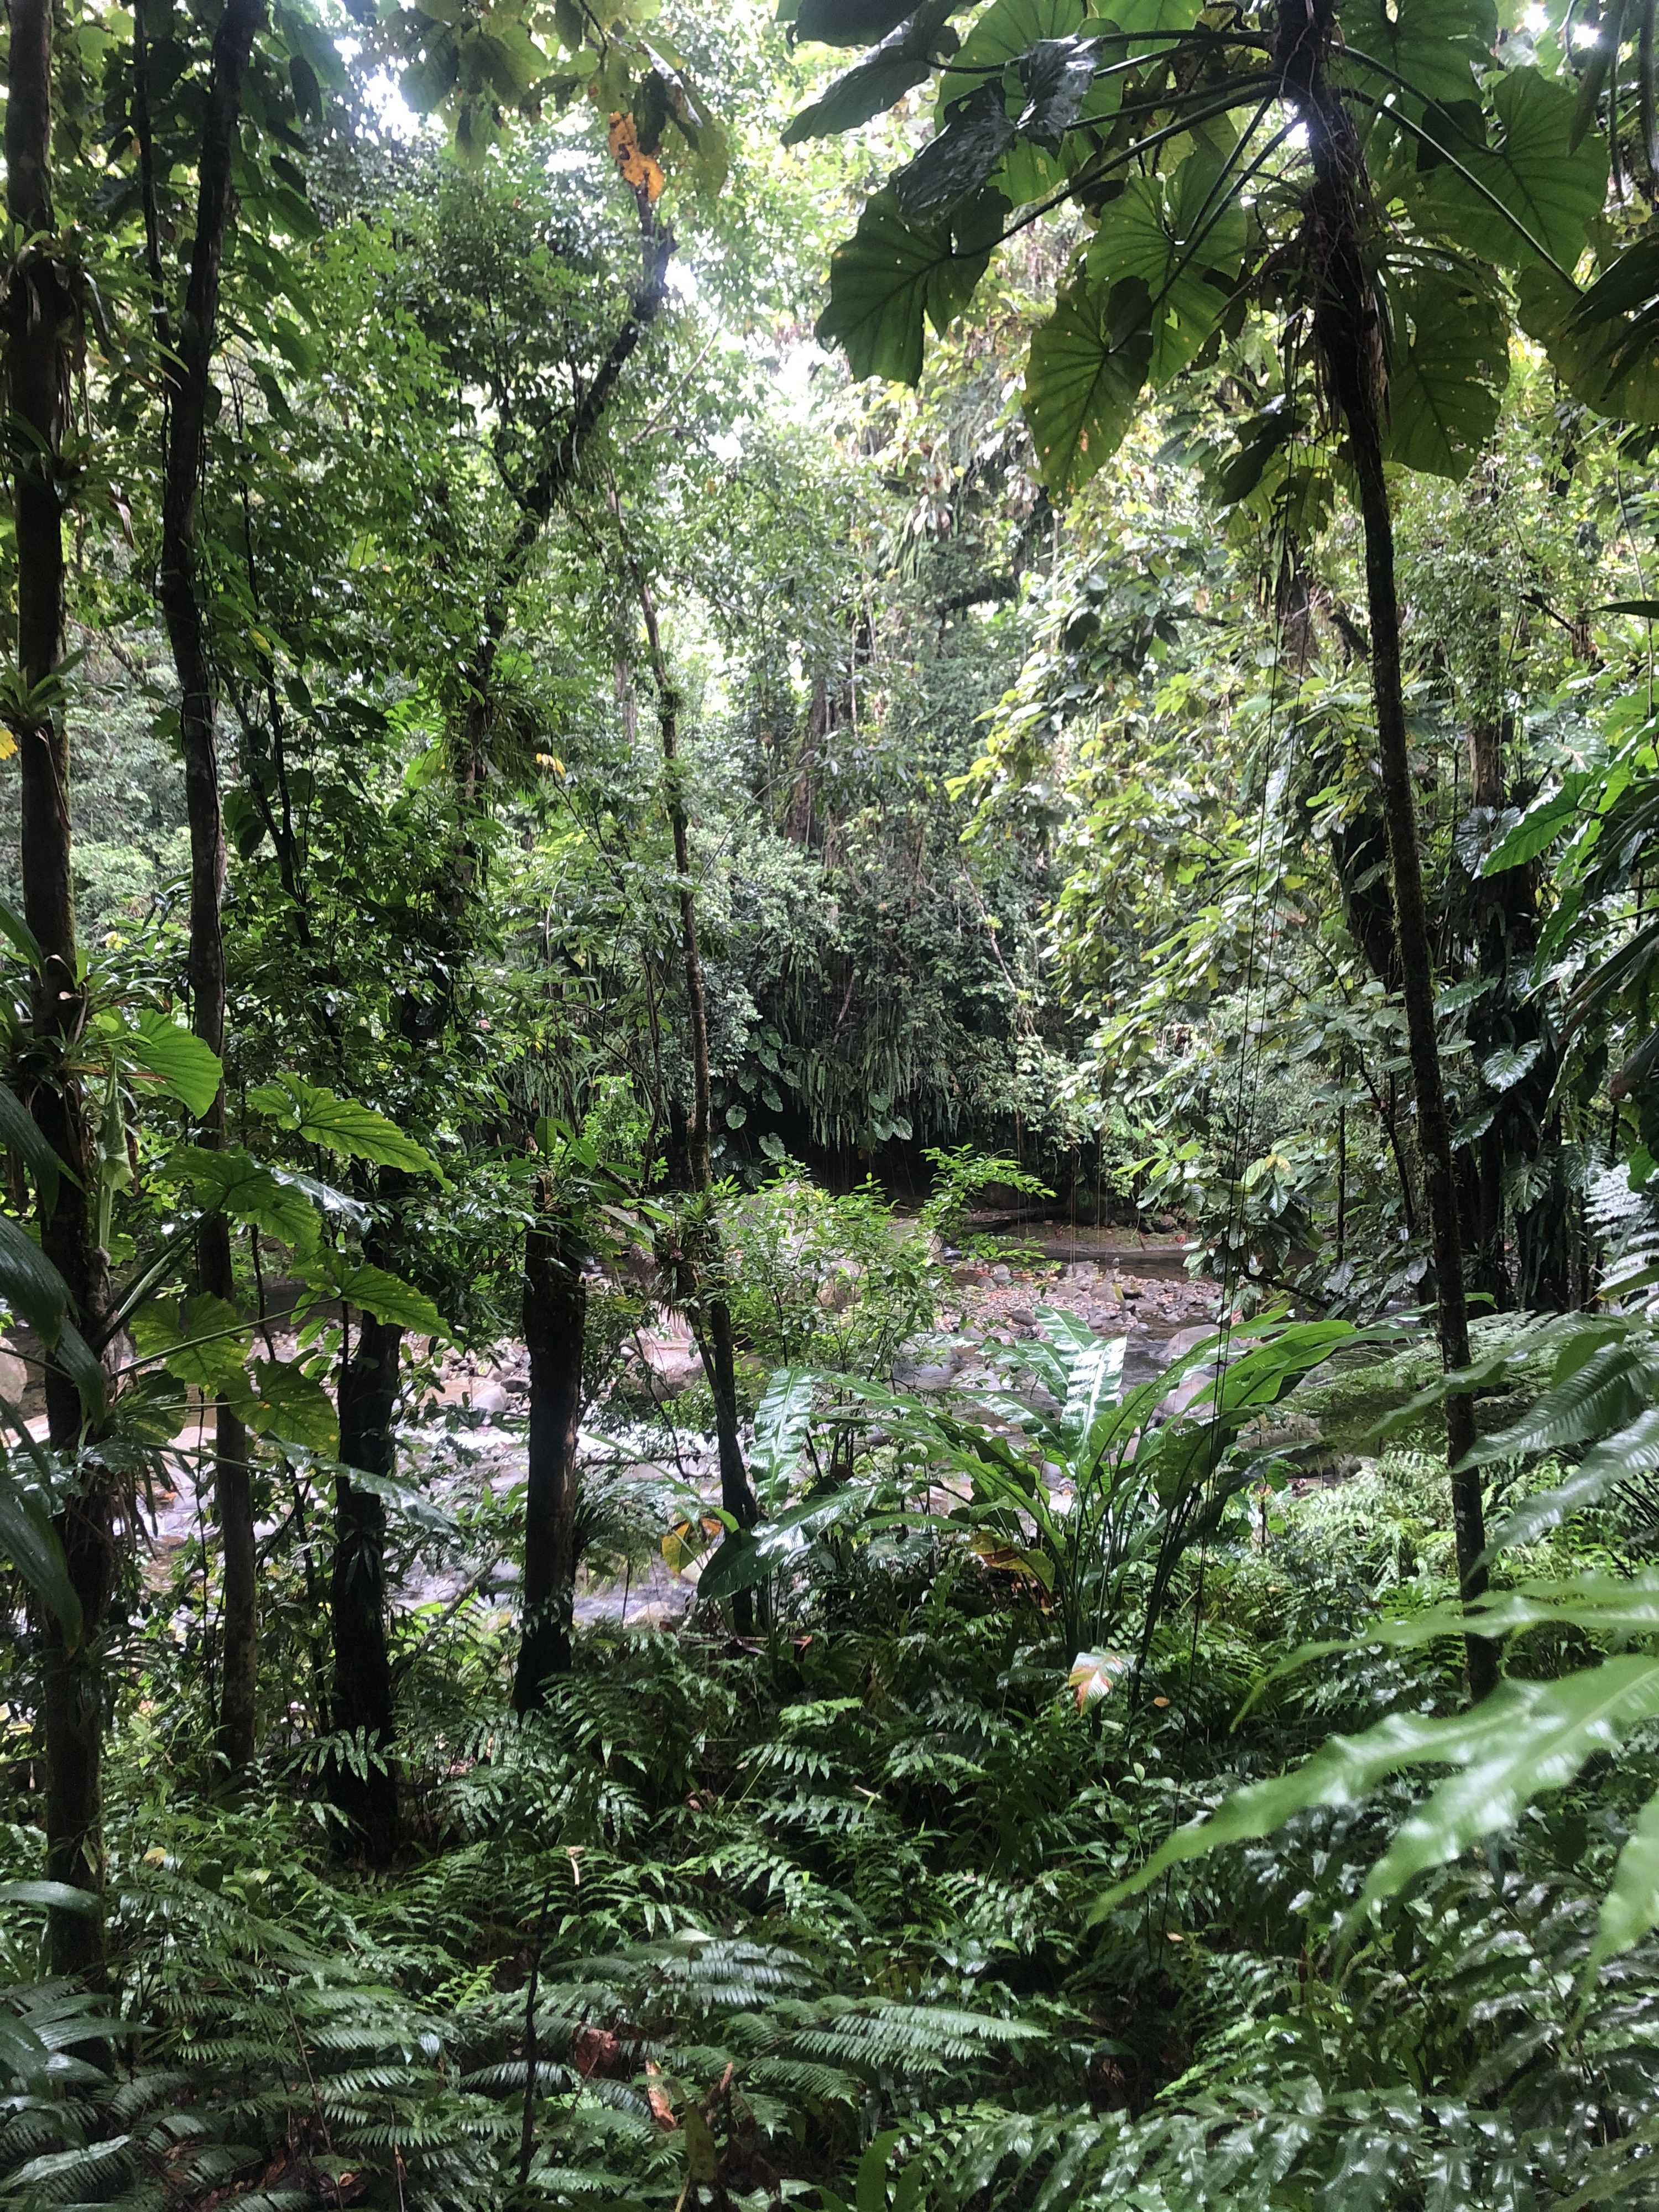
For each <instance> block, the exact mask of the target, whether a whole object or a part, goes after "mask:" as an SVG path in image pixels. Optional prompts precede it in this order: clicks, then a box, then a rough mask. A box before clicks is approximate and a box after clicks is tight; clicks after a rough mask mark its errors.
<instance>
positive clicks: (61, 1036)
mask: <svg viewBox="0 0 1659 2212" xmlns="http://www.w3.org/2000/svg"><path fill="white" fill-rule="evenodd" d="M8 15H9V29H10V66H9V76H8V84H7V94H8V97H7V102H6V137H5V145H6V199H7V211H8V213H9V216H10V218H11V220H12V222H14V223H15V225H16V226H17V227H18V228H19V229H20V230H21V231H22V232H23V233H24V234H26V235H30V236H34V237H43V242H42V243H41V244H38V245H35V246H32V247H31V248H30V249H29V250H28V251H27V252H26V253H25V254H24V255H23V256H22V257H21V259H20V260H19V261H18V263H17V264H16V265H15V268H14V269H13V270H12V273H11V277H10V281H9V284H8V286H7V290H6V298H5V374H6V403H7V406H8V408H9V411H10V413H11V414H12V416H14V417H15V419H16V420H17V422H19V423H20V424H21V426H22V428H23V432H24V434H25V435H22V436H20V437H19V438H18V439H17V440H16V441H15V458H14V461H13V483H14V486H15V530H16V548H17V668H18V674H19V676H20V678H21V684H22V687H23V690H24V692H25V694H26V698H27V703H26V704H25V705H24V707H23V708H22V711H21V712H20V713H19V714H18V715H17V717H16V720H15V736H16V739H17V747H18V770H19V783H20V800H21V865H22V878H23V911H24V915H25V917H26V919H27V921H28V924H29V927H30V928H31V929H32V930H33V932H34V934H35V936H36V937H37V938H38V939H39V940H40V948H41V951H42V954H43V956H44V957H43V961H42V964H41V968H40V973H39V975H37V977H36V979H35V983H34V988H33V1044H34V1052H33V1058H34V1060H35V1063H36V1067H35V1082H34V1090H33V1112H34V1117H35V1120H36V1121H38V1122H39V1124H40V1128H41V1131H42V1133H44V1135H45V1136H46V1139H47V1141H48V1142H49V1143H50V1144H51V1146H52V1149H53V1151H54V1152H57V1154H58V1158H60V1159H61V1160H62V1161H63V1162H64V1164H65V1166H66V1167H68V1168H69V1169H70V1170H71V1173H72V1176H74V1177H75V1178H76V1180H73V1181H71V1180H70V1176H64V1178H63V1179H62V1180H61V1182H60V1183H59V1187H58V1197H57V1201H56V1203H55V1204H54V1205H53V1206H51V1207H50V1208H48V1207H47V1206H45V1205H44V1204H43V1205H42V1206H40V1242H41V1246H42V1249H44V1251H45V1252H46V1256H47V1257H48V1258H49V1259H50V1260H52V1262H53V1263H54V1265H55V1266H56V1267H57V1268H58V1272H59V1273H60V1274H61V1275H62V1276H63V1278H64V1281H65V1283H66V1284H67V1285H68V1286H69V1291H70V1297H71V1298H72V1299H73V1301H74V1307H75V1316H74V1317H75V1319H76V1322H78V1324H79V1326H80V1328H81V1329H82V1333H83V1334H85V1335H86V1337H87V1338H88V1341H89V1342H91V1343H93V1344H94V1345H95V1344H97V1343H99V1342H100V1340H101V1334H102V1322H103V1317H104V1316H105V1315H106V1313H107V1311H108V1310H109V1303H110V1299H109V1269H108V1266H107V1263H106V1261H105V1258H104V1255H103V1254H102V1253H101V1252H100V1250H99V1249H98V1248H97V1245H96V1243H95V1242H94V1236H95V1222H96V1216H95V1212H94V1198H95V1189H96V1185H95V1180H94V1173H93V1160H92V1146H91V1143H90V1140H89V1133H88V1127H87V1120H86V1107H85V1101H84V1099H83V1098H82V1095H81V1090H80V1086H79V1085H78V1084H77V1083H76V1082H75V1081H74V1079H72V1078H71V1077H70V1075H69V1074H68V1073H67V1072H66V1070H65V1068H64V1054H65V1051H66V1049H67V1048H69V1047H70V1045H72V1043H73V1042H74V1041H75V1040H76V1037H78V1036H79V1034H80V1030H81V1027H82V1021H83V1019H84V1017H85V1012H86V1001H85V996H84V994H83V993H82V990H81V988H80V987H79V986H78V985H77V983H76V972H75V971H76V945H75V884H74V874H73V865H72V853H71V840H70V793H69V768H70V754H69V734H68V730H67V727H66V725H65V721H64V712H63V706H62V702H61V698H60V697H58V696H54V693H53V690H52V678H53V677H54V676H55V674H56V672H57V671H58V667H59V665H60V664H61V662H62V660H63V657H64V622H65V604H64V534H63V519H62V518H63V503H62V486H61V483H60V480H59V467H60V460H61V456H62V451H63V439H64V428H65V427H66V425H67V422H68V420H69V409H70V375H71V373H72V369H73V365H74V351H75V348H76V343H77V342H78V329H77V325H78V313H77V308H76V300H75V298H74V295H72V293H71V292H70V289H69V286H68V284H67V283H66V282H65V279H64V273H63V271H62V270H61V268H60V267H59V265H58V262H57V261H56V260H55V259H54V258H53V254H52V243H51V236H52V230H53V228H54V218H53V213H52V7H51V3H50V0H10V4H9V9H8ZM43 234H44V236H43ZM46 1415H47V1423H48V1437H49V1441H50V1443H51V1444H52V1449H53V1450H54V1451H55V1452H58V1453H59V1454H61V1455H64V1458H66V1459H70V1460H72V1459H73V1458H74V1457H75V1455H76V1454H77V1452H78V1451H79V1449H80V1447H81V1445H82V1434H83V1428H84V1419H85V1416H84V1409H83V1407H82V1401H81V1396H80V1393H79V1392H78V1390H77V1389H76V1386H75V1384H74V1383H73V1382H71V1380H70V1377H69V1376H68V1375H67V1374H66V1373H64V1371H63V1370H61V1369H58V1368H57V1367H49V1368H48V1370H47V1373H46ZM58 1535H59V1537H60V1539H61V1540H62V1542H63V1546H64V1556H65V1558H66V1559H67V1561H68V1565H69V1571H70V1578H71V1580H72V1582H73V1583H74V1586H75V1589H76V1595H77V1596H78V1597H79V1599H80V1601H81V1608H82V1623H83V1633H82V1639H81V1641H80V1642H79V1643H78V1644H71V1643H70V1641H69V1639H68V1638H67V1637H66V1636H65V1634H64V1629H63V1626H62V1624H61V1622H59V1621H58V1620H57V1619H56V1618H55V1616H52V1615H51V1614H48V1615H47V1616H46V1620H45V1623H44V1627H45V1638H44V1642H45V1649H44V1652H43V1656H42V1678H43V1681H42V1711H41V1720H42V1726H43V1731H44V1734H45V1737H46V1769H47V1779H46V1873H47V1875H48V1877H49V1878H50V1879H51V1880H52V1881H64V1882H70V1883H73V1884H74V1885H75V1886H76V1887H79V1888H82V1889H89V1890H92V1891H94V1892H97V1891H99V1890H100V1889H101V1887H102V1886H103V1844H102V1820H101V1792H102V1758H103V1730H104V1715H103V1702H104V1699H103V1674H102V1642H103V1632H104V1622H105V1617H106V1613H107V1610H108V1606H109V1599H110V1593H111V1589H112V1583H113V1577H114V1548H115V1547H114V1534H113V1498H112V1486H111V1483H110V1480H109V1478H108V1477H107V1475H106V1474H105V1472H104V1471H103V1469H102V1468H100V1466H99V1464H98V1462H96V1460H95V1459H94V1458H89V1457H85V1456H83V1457H82V1459H81V1463H80V1469H79V1474H78V1478H77V1487H76V1492H75V1494H74V1495H73V1496H72V1497H71V1498H70V1500H69V1502H68V1503H67V1504H66V1505H65V1506H64V1510H63V1512H62V1513H61V1514H60V1515H59V1516H58ZM50 1951H51V1959H52V1972H54V1973H58V1974H69V1975H85V1976H88V1977H89V1978H96V1977H97V1976H98V1975H99V1974H100V1971H101V1968H102V1964H103V1935H102V1929H101V1927H100V1922H99V1920H98V1918H97V1917H96V1916H95V1915H92V1914H87V1913H79V1912H53V1913H52V1915H51V1926H50Z"/></svg>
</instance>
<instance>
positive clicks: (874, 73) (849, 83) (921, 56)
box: [783, 0, 955, 146]
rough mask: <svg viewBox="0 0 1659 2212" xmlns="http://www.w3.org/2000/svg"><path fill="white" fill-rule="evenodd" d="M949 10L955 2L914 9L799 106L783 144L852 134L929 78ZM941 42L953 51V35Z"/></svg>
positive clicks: (932, 0) (940, 0) (942, 0)
mask: <svg viewBox="0 0 1659 2212" xmlns="http://www.w3.org/2000/svg"><path fill="white" fill-rule="evenodd" d="M953 5H954V0H928V4H927V6H926V7H922V8H918V9H917V10H916V12H915V15H912V16H911V17H910V19H909V21H908V22H904V23H901V24H900V26H899V27H898V28H897V30H896V31H894V32H893V33H891V34H890V36H889V37H887V38H884V40H882V42H881V44H880V45H879V46H877V47H876V49H875V50H874V52H872V53H868V54H866V56H865V58H864V59H863V60H862V61H861V62H860V63H859V64H857V66H856V67H855V68H854V69H850V70H848V72H847V74H846V75H845V76H838V77H837V78H836V81H835V82H834V83H833V84H832V85H831V86H830V87H829V90H828V91H827V92H825V93H823V94H821V95H820V96H819V97H818V98H817V100H814V101H813V102H812V103H811V106H809V107H803V108H802V109H801V111H800V112H799V115H796V116H794V117H793V118H791V120H790V123H789V125H788V127H787V130H786V131H784V134H783V143H784V144H785V145H786V146H794V145H798V144H799V143H800V141H801V140H802V139H804V138H826V137H831V136H832V135H833V134H834V133H836V131H855V130H856V129H857V128H858V126H859V125H860V123H867V122H868V121H869V120H870V118H871V117H872V115H879V114H880V113H881V112H882V111H883V109H884V108H888V107H891V106H893V104H894V102H895V101H896V100H902V98H903V97H904V95H905V94H906V93H907V92H908V91H910V90H911V89H912V88H914V87H915V86H916V85H919V84H921V83H923V82H926V80H927V78H928V77H929V76H931V75H932V74H933V57H934V55H935V53H936V52H939V48H940V44H941V40H940V33H941V32H942V31H943V30H944V26H945V18H946V17H947V16H948V15H950V14H951V11H952V8H953ZM944 43H945V46H946V47H947V48H948V47H949V46H953V45H954V44H955V33H948V34H947V35H946V38H945V42H944Z"/></svg>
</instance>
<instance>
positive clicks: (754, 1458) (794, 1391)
mask: <svg viewBox="0 0 1659 2212" xmlns="http://www.w3.org/2000/svg"><path fill="white" fill-rule="evenodd" d="M815 1395H816V1388H815V1383H814V1378H813V1376H811V1374H809V1373H807V1372H806V1371H805V1370H804V1369H801V1368H799V1367H781V1368H779V1370H778V1371H777V1373H776V1374H775V1375H774V1376H772V1377H771V1378H770V1380H769V1382H768V1383H767V1386H766V1395H765V1396H764V1397H763V1399H762V1400H761V1401H760V1404H759V1406H758V1407H757V1409H756V1413H755V1443H754V1449H753V1450H752V1451H751V1452H750V1456H749V1467H750V1474H753V1476H754V1477H755V1479H756V1480H757V1483H760V1484H763V1485H764V1486H765V1487H766V1488H767V1489H768V1490H770V1489H772V1488H774V1487H777V1488H781V1486H783V1485H784V1484H785V1483H787V1480H788V1479H789V1477H790V1476H791V1475H792V1474H793V1473H794V1471H795V1468H796V1467H797V1465H798V1464H799V1460H800V1454H801V1447H802V1445H803V1444H804V1443H805V1441H806V1432H807V1430H808V1429H809V1428H810V1427H811V1420H812V1406H813V1401H814V1398H815Z"/></svg>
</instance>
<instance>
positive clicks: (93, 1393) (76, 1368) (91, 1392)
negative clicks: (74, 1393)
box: [52, 1316, 109, 1422]
mask: <svg viewBox="0 0 1659 2212" xmlns="http://www.w3.org/2000/svg"><path fill="white" fill-rule="evenodd" d="M52 1366H54V1367H55V1368H57V1369H58V1371H59V1372H60V1373H61V1374H64V1375H67V1376H69V1378H70V1382H71V1383H74V1385H75V1387H76V1389H77V1390H78V1391H79V1392H80V1394H81V1411H82V1417H83V1419H86V1420H88V1422H92V1421H100V1420H102V1419H103V1417H104V1414H105V1413H106V1411H107V1409H108V1405H109V1377H108V1376H107V1375H106V1373H105V1372H104V1369H103V1365H102V1364H101V1362H100V1360H99V1358H98V1355H97V1354H96V1352H94V1350H93V1348H92V1346H90V1345H89V1344H88V1342H87V1340H86V1339H85V1337H83V1336H82V1334H81V1332H80V1330H79V1329H78V1328H76V1326H75V1323H74V1322H72V1321H70V1319H69V1318H68V1316H65V1317H64V1325H63V1327H62V1328H60V1329H59V1330H58V1341H57V1343H56V1344H54V1345H53V1346H52Z"/></svg>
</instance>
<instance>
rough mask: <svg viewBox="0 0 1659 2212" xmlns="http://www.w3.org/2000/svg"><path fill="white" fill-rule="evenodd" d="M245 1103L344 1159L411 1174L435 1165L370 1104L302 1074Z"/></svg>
mask: <svg viewBox="0 0 1659 2212" xmlns="http://www.w3.org/2000/svg"><path fill="white" fill-rule="evenodd" d="M247 1102H248V1104H249V1105H250V1106H252V1108H253V1109H255V1111H256V1112H258V1113H260V1114H265V1115H269V1116H270V1119H271V1120H272V1121H275V1122H276V1123H277V1124H278V1125H279V1126H280V1127H283V1128H285V1129H289V1130H291V1131H292V1132H293V1133H294V1134H295V1136H298V1137H301V1138H304V1139H306V1140H307V1142H308V1143H310V1144H313V1145H321V1146H324V1147H325V1149H326V1150H328V1151H329V1152H342V1153H343V1154H344V1155H345V1156H346V1158H349V1159H356V1160H369V1161H372V1162H373V1163H374V1164H375V1165H376V1166H378V1167H388V1168H403V1169H405V1170H407V1171H408V1172H409V1173H410V1175H434V1174H435V1173H436V1172H437V1163H436V1161H435V1160H434V1159H433V1158H432V1156H431V1154H430V1153H429V1152H426V1151H424V1150H423V1149H422V1146H419V1145H417V1144H416V1142H415V1140H414V1139H413V1138H412V1137H406V1136H404V1133H403V1131H402V1130H401V1129H400V1128H399V1127H398V1125H397V1123H396V1122H395V1121H387V1119H386V1115H384V1114H377V1113H376V1112H375V1111H374V1108H373V1107H372V1106H360V1105H359V1104H358V1103H357V1102H356V1100H355V1099H351V1098H337V1097H335V1095H334V1093H333V1092H332V1091H325V1090H324V1089H322V1088H321V1087H320V1085H317V1084H313V1083H307V1081H306V1080H305V1079H304V1077H303V1076H299V1075H279V1076H278V1077H277V1078H276V1081H275V1082H274V1083H264V1084H261V1085H259V1086H258V1089H256V1090H253V1091H249V1092H248V1094H247Z"/></svg>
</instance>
